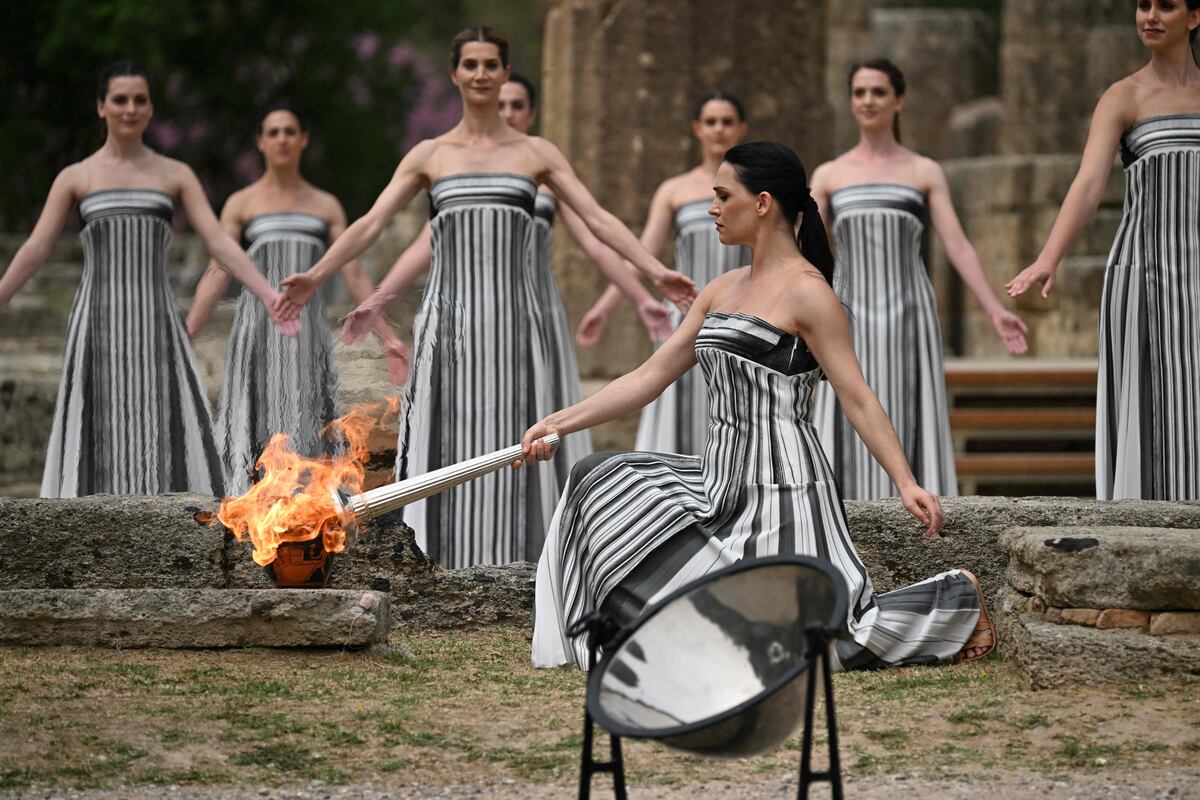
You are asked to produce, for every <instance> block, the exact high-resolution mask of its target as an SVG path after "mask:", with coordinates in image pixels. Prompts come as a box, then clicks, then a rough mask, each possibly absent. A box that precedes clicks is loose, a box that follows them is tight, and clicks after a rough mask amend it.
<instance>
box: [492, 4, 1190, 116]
mask: <svg viewBox="0 0 1200 800" xmlns="http://www.w3.org/2000/svg"><path fill="white" fill-rule="evenodd" d="M1196 1H1197V2H1200V0H1196ZM508 83H519V84H521V85H522V86H524V87H525V94H526V95H528V96H529V108H530V109H536V108H537V107H538V105H537V89H535V88H533V81H531V80H529V78H526V77H525V76H524V75H522V74H521V73H519V72H510V73H509V74H508Z"/></svg>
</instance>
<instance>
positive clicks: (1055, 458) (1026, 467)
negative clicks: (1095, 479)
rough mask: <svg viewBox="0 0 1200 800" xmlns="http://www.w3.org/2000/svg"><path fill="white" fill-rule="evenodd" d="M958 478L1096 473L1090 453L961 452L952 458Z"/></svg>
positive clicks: (1016, 478)
mask: <svg viewBox="0 0 1200 800" xmlns="http://www.w3.org/2000/svg"><path fill="white" fill-rule="evenodd" d="M954 464H955V467H956V468H957V469H958V474H959V477H964V476H968V477H993V478H998V477H1003V478H1006V479H1008V480H1024V479H1040V478H1045V477H1051V476H1058V477H1072V478H1075V477H1078V478H1083V477H1091V476H1093V475H1095V473H1096V457H1095V456H1094V455H1093V454H1092V453H960V454H958V455H957V456H955V459H954Z"/></svg>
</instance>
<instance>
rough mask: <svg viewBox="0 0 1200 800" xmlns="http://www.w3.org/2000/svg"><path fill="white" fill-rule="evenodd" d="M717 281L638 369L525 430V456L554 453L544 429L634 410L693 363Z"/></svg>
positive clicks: (564, 429) (580, 425) (559, 429)
mask: <svg viewBox="0 0 1200 800" xmlns="http://www.w3.org/2000/svg"><path fill="white" fill-rule="evenodd" d="M720 283H721V279H720V278H718V279H717V280H716V281H713V282H712V283H710V284H709V285H708V286H707V287H705V289H704V291H703V292H701V293H700V296H699V297H697V298H696V302H695V303H693V304H692V307H691V309H690V310H689V311H688V314H687V316H686V317H685V318H684V320H683V322H682V323H681V324H680V326H679V327H678V328H677V329H676V330H675V332H674V333H673V334H671V338H670V339H668V340H667V341H666V342H665V343H664V344H663V345H662V347H660V348H658V349H657V350H655V351H654V354H653V355H651V356H650V358H648V359H647V360H646V361H645V362H643V364H642V365H641V366H640V367H638V368H637V369H635V370H634V371H633V372H629V373H627V374H625V375H622V376H621V377H620V378H617V379H616V380H615V381H613V382H612V383H609V384H608V385H607V386H605V387H604V388H602V389H601V390H600V391H598V392H596V393H595V394H593V395H592V396H591V397H588V398H586V399H584V400H582V401H581V402H578V403H576V404H575V405H573V406H571V407H569V408H564V409H562V410H561V411H556V412H554V413H553V414H551V415H550V416H548V417H546V418H545V419H543V420H542V421H541V422H538V423H537V424H535V425H534V426H533V427H532V428H530V429H529V430H528V431H526V432H525V436H524V438H523V439H522V440H521V444H522V446H523V447H524V449H525V456H526V458H527V459H528V460H533V461H544V460H546V459H548V458H550V457H551V456H553V451H552V449H551V448H548V447H547V446H546V444H545V443H544V442H542V441H540V440H541V438H542V437H543V436H545V435H546V434H548V433H552V432H553V433H558V434H559V435H566V434H568V433H572V432H573V431H579V430H583V429H585V428H590V427H592V426H594V425H599V424H601V423H602V422H608V421H609V420H612V419H616V418H617V417H621V416H624V415H625V414H629V413H631V412H634V411H637V410H638V409H639V408H641V407H643V406H644V405H646V404H647V403H649V402H650V401H651V400H653V399H654V398H656V397H658V396H659V395H660V394H662V392H663V390H664V389H666V388H667V386H669V385H671V383H673V382H674V381H675V380H677V379H678V378H679V376H680V375H682V374H683V373H685V372H687V371H688V370H689V369H691V368H692V367H693V366H695V364H696V353H695V345H696V337H697V336H698V335H699V334H700V329H701V328H702V327H704V315H705V314H707V313H708V309H709V307H710V306H711V304H712V297H713V293H714V287H715V285H719V284H720Z"/></svg>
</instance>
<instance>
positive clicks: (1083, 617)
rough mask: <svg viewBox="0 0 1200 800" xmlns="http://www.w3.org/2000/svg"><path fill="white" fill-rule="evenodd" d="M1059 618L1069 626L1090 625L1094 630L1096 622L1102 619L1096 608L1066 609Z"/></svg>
mask: <svg viewBox="0 0 1200 800" xmlns="http://www.w3.org/2000/svg"><path fill="white" fill-rule="evenodd" d="M1059 618H1060V619H1061V620H1062V621H1063V622H1065V623H1067V624H1068V625H1088V626H1091V627H1093V628H1094V627H1096V620H1098V619H1100V612H1099V611H1097V610H1096V609H1094V608H1064V609H1062V610H1061V611H1060V612H1059ZM1117 627H1123V626H1117Z"/></svg>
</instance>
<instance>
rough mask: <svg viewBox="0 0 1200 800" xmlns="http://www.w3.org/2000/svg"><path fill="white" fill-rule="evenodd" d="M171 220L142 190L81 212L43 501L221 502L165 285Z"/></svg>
mask: <svg viewBox="0 0 1200 800" xmlns="http://www.w3.org/2000/svg"><path fill="white" fill-rule="evenodd" d="M173 212H174V206H173V203H172V200H171V198H170V197H169V196H168V195H166V194H163V193H162V192H158V191H153V190H146V189H108V190H103V191H98V192H92V193H91V194H89V195H87V196H86V197H84V198H83V199H82V200H81V201H80V203H79V213H80V216H81V217H82V218H83V230H82V231H81V233H80V238H81V239H82V241H83V276H82V279H81V282H80V285H79V290H78V291H77V292H76V294H75V302H74V304H73V306H72V308H71V314H70V317H69V318H68V322H67V338H66V346H65V349H64V353H63V375H62V379H61V381H60V382H59V388H58V401H57V404H56V406H55V410H54V423H53V427H52V429H51V433H50V443H49V446H48V447H47V450H46V466H45V471H44V473H43V475H42V489H41V494H42V496H43V497H78V496H80V495H88V494H118V495H153V494H165V493H168V492H198V493H201V494H212V495H220V494H221V493H223V491H224V478H223V474H222V470H221V462H220V458H219V457H218V454H217V447H216V441H215V440H214V438H213V428H212V419H211V416H210V412H209V408H208V399H207V397H205V394H204V386H203V384H202V382H201V380H200V375H199V372H198V370H197V369H196V362H195V357H194V355H193V353H192V348H191V344H190V342H189V341H188V337H187V331H186V330H185V329H184V326H183V321H182V320H181V319H180V316H179V313H178V311H177V310H176V308H175V297H174V294H173V293H172V291H171V286H170V284H169V282H168V281H167V274H166V261H167V258H166V256H167V246H168V245H169V244H170V242H171V225H170V220H171V217H172V214H173Z"/></svg>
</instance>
